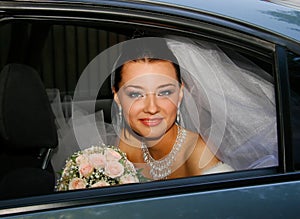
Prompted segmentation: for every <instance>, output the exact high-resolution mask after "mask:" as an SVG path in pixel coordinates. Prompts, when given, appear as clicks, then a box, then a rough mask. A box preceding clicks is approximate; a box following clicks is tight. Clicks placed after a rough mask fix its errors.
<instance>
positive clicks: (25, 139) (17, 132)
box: [0, 64, 58, 148]
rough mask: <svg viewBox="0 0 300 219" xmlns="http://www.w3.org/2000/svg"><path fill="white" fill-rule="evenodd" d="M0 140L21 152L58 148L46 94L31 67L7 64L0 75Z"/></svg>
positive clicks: (52, 116) (52, 117)
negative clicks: (27, 149)
mask: <svg viewBox="0 0 300 219" xmlns="http://www.w3.org/2000/svg"><path fill="white" fill-rule="evenodd" d="M0 136H1V138H2V139H4V142H5V143H8V144H10V145H11V146H13V147H18V148H20V147H39V148H54V147H56V146H57V144H58V139H57V131H56V126H55V122H54V115H53V112H52V110H51V106H50V103H49V100H48V96H47V93H46V90H45V88H44V85H43V83H42V81H41V79H40V77H39V75H38V73H37V72H36V71H35V70H34V69H33V68H31V67H29V66H26V65H21V64H8V65H6V66H5V67H4V68H3V70H2V72H1V74H0ZM11 146H10V147H11Z"/></svg>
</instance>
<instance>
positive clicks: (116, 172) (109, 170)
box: [104, 161, 124, 178]
mask: <svg viewBox="0 0 300 219" xmlns="http://www.w3.org/2000/svg"><path fill="white" fill-rule="evenodd" d="M104 171H105V173H106V175H108V176H109V177H111V178H116V177H119V176H121V175H122V174H123V173H124V167H123V165H122V164H120V163H119V162H118V161H110V162H108V163H107V164H106V166H105V170H104Z"/></svg>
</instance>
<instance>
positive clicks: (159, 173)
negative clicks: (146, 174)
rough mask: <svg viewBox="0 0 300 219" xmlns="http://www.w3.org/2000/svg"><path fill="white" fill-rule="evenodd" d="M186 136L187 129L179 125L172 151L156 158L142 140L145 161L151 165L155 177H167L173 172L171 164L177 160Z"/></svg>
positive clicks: (151, 172) (156, 178) (151, 171)
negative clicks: (160, 157) (163, 156)
mask: <svg viewBox="0 0 300 219" xmlns="http://www.w3.org/2000/svg"><path fill="white" fill-rule="evenodd" d="M185 137H186V130H185V129H183V128H181V127H179V126H178V131H177V137H176V141H175V143H174V145H173V147H172V150H171V152H170V153H169V154H168V155H167V156H166V157H165V158H163V159H160V160H155V159H154V158H153V157H152V156H151V154H150V152H149V150H148V147H147V146H146V144H145V143H144V142H143V141H142V151H143V157H144V161H145V163H147V164H148V165H149V166H150V168H151V169H150V174H151V176H152V178H153V179H155V180H158V179H165V178H166V177H167V176H168V175H170V174H171V173H172V171H171V165H172V163H173V162H174V160H175V157H176V155H177V153H178V152H179V150H180V148H181V146H182V143H183V142H184V140H185Z"/></svg>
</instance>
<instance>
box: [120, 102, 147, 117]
mask: <svg viewBox="0 0 300 219" xmlns="http://www.w3.org/2000/svg"><path fill="white" fill-rule="evenodd" d="M122 108H123V115H124V117H125V118H126V119H127V120H128V119H130V118H136V117H137V115H138V114H139V113H140V112H142V111H143V104H142V103H140V102H139V101H125V102H124V103H122Z"/></svg>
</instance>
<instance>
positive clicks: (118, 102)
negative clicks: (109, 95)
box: [112, 87, 121, 106]
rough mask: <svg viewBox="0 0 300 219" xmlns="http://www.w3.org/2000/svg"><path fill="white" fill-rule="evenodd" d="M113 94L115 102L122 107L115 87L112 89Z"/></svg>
mask: <svg viewBox="0 0 300 219" xmlns="http://www.w3.org/2000/svg"><path fill="white" fill-rule="evenodd" d="M112 91H113V94H114V101H115V102H116V103H117V104H118V105H119V106H120V104H121V103H120V100H119V96H118V92H116V89H115V88H114V87H113V88H112Z"/></svg>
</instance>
